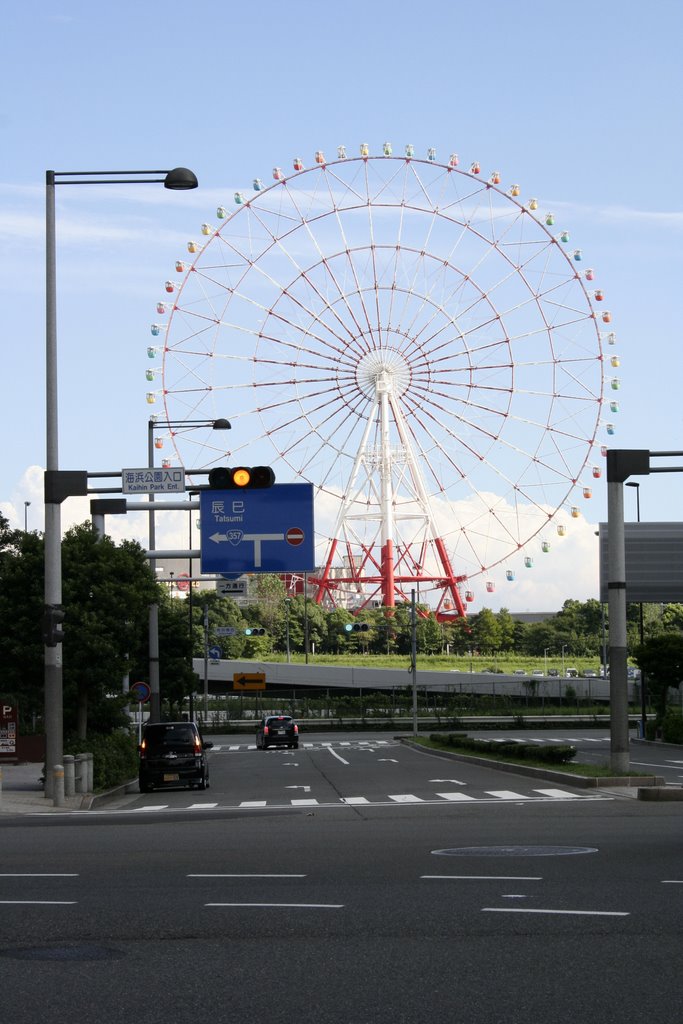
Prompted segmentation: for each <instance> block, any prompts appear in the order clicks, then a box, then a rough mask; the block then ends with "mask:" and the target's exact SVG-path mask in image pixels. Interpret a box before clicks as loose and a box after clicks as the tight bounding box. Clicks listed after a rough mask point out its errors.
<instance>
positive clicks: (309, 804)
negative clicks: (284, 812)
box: [291, 800, 318, 807]
mask: <svg viewBox="0 0 683 1024" xmlns="http://www.w3.org/2000/svg"><path fill="white" fill-rule="evenodd" d="M291 803H292V807H313V806H315V807H317V805H318V801H317V800H292V801H291Z"/></svg>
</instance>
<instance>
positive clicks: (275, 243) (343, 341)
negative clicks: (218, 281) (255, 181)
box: [218, 197, 352, 346]
mask: <svg viewBox="0 0 683 1024" xmlns="http://www.w3.org/2000/svg"><path fill="white" fill-rule="evenodd" d="M290 201H291V197H290ZM292 205H294V207H295V209H296V204H294V203H292ZM251 213H252V215H253V216H254V217H255V219H256V220H257V221H258V222H259V223H260V224H261V227H262V228H263V229H264V231H266V232H267V233H268V235H269V236H270V239H271V243H272V244H271V246H269V247H268V248H269V249H272V248H277V249H278V250H279V251H280V252H281V253H282V254H283V255H284V256H285V257H286V259H287V260H288V261H289V262H290V264H291V265H292V266H293V267H294V269H295V270H296V271H297V273H298V275H299V277H301V278H302V279H303V280H305V281H306V282H307V284H308V286H309V287H310V288H311V290H312V291H313V292H314V293H315V294H316V295H317V297H318V298H319V299H320V301H321V303H322V304H323V306H324V307H325V309H327V310H328V311H329V312H330V313H331V315H332V318H333V319H334V320H336V321H337V323H338V324H339V326H340V327H341V329H342V333H341V334H337V333H336V332H335V331H333V330H332V327H331V326H330V325H329V324H328V323H327V322H325V326H326V328H327V330H328V331H329V333H330V334H331V335H332V336H333V337H336V338H337V340H338V342H339V344H340V345H342V346H343V345H347V344H348V342H349V339H351V340H352V335H351V334H350V332H349V331H348V328H347V326H346V324H345V323H344V321H343V320H342V319H341V318H340V317H339V315H338V313H337V312H336V311H335V309H334V308H333V306H332V305H331V304H330V303H329V301H328V300H327V299H326V298H325V297H324V296H323V295H322V294H321V293H320V291H319V290H318V289H317V288H316V286H315V284H314V283H313V282H312V281H311V280H310V278H309V277H307V275H306V273H305V271H304V270H303V269H302V267H301V266H300V264H299V263H298V262H297V260H296V259H295V258H294V256H293V255H292V253H291V252H290V251H289V250H288V249H287V248H286V246H285V245H284V244H283V241H282V239H283V237H284V238H287V236H288V235H289V234H291V233H294V232H296V231H298V230H299V229H300V228H301V227H302V225H305V226H306V227H307V228H308V222H307V221H306V220H305V219H304V218H303V217H302V215H301V213H300V211H298V210H297V213H298V214H299V218H300V219H299V222H298V223H296V222H295V225H294V227H293V228H292V229H291V231H290V232H287V233H286V234H285V235H284V236H275V235H273V233H272V231H271V230H270V228H269V227H268V225H267V224H266V223H265V222H264V221H263V220H262V219H261V218H260V217H258V214H257V211H256V207H253V208H252V209H251ZM309 230H310V229H309ZM218 237H221V241H223V242H224V244H225V245H227V246H228V248H230V249H232V251H233V252H235V253H236V254H237V255H238V256H239V257H240V258H241V259H242V260H243V261H244V263H245V264H247V269H245V272H244V274H243V275H242V280H244V278H245V277H246V275H247V273H248V272H249V271H250V270H251V271H255V272H256V273H257V274H258V275H260V276H261V278H262V279H263V280H265V281H267V282H268V283H269V284H271V285H272V286H273V287H274V288H275V289H276V290H277V291H279V292H280V293H281V294H283V295H287V297H288V298H289V299H290V301H291V302H293V303H294V305H296V306H298V307H299V308H300V309H302V310H303V311H304V313H305V314H306V316H308V317H309V318H310V320H311V321H316V320H318V319H319V317H316V315H315V313H314V312H313V310H312V309H309V308H308V307H307V306H306V305H305V303H303V302H301V300H300V299H298V298H297V296H296V295H294V294H293V293H292V292H290V291H289V289H288V287H287V286H286V285H285V284H283V283H282V282H280V281H278V280H277V279H276V278H275V277H273V275H272V274H270V273H268V271H267V270H266V269H264V267H263V265H262V264H261V259H260V258H259V259H258V260H253V259H251V258H250V257H249V256H247V255H246V254H245V253H242V252H240V250H239V249H238V248H237V246H236V245H235V244H233V243H231V242H227V241H226V240H224V239H223V238H222V236H218ZM265 251H266V252H267V251H268V250H265ZM261 255H263V254H261ZM223 287H225V286H223ZM227 290H228V291H229V292H230V294H231V295H236V296H237V297H238V298H240V299H241V300H243V301H245V302H247V303H250V304H251V305H253V306H255V307H256V308H257V309H260V310H262V311H263V313H270V314H271V315H274V316H278V314H276V313H274V311H271V310H269V309H267V308H266V307H265V306H264V305H263V304H262V303H259V302H257V301H256V300H255V299H253V298H252V297H251V296H250V295H248V294H246V293H245V292H242V291H240V290H239V289H238V288H230V289H227ZM317 340H318V341H319V342H320V343H321V344H324V342H323V339H321V338H317Z"/></svg>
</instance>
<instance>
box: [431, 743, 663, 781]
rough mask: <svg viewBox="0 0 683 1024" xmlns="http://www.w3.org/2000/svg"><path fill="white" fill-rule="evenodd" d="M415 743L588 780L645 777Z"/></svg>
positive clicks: (601, 767)
mask: <svg viewBox="0 0 683 1024" xmlns="http://www.w3.org/2000/svg"><path fill="white" fill-rule="evenodd" d="M413 742H414V743H419V745H420V746H421V747H427V748H431V749H432V750H439V751H441V750H446V751H454V752H455V753H461V754H464V755H466V756H469V757H481V758H484V759H485V760H487V761H502V762H504V763H505V764H516V765H520V766H521V767H529V768H543V770H544V771H554V772H562V774H567V775H579V776H581V777H582V778H586V779H605V778H615V777H616V776H624V777H626V778H628V777H630V776H640V775H642V776H644V777H645V773H644V772H631V771H628V772H615V771H614V769H613V768H610V767H609V765H598V764H576V763H575V762H573V763H571V764H561V765H555V766H553V765H549V764H548V762H547V761H532V760H531V759H530V758H528V757H525V758H514V757H501V756H498V755H496V754H488V753H480V752H479V751H477V752H476V753H474V752H473V751H471V750H465V749H462V750H458V747H457V746H456V745H455V744H452V743H448V744H446V743H438V742H437V741H435V740H431V739H428V738H427V737H426V736H425V737H423V736H419V737H416V738H415V739H414V740H413Z"/></svg>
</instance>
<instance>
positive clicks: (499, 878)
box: [420, 875, 543, 882]
mask: <svg viewBox="0 0 683 1024" xmlns="http://www.w3.org/2000/svg"><path fill="white" fill-rule="evenodd" d="M420 878H437V879H438V878H445V879H451V878H452V879H454V880H456V881H472V882H482V881H483V882H542V881H543V878H542V877H541V875H420Z"/></svg>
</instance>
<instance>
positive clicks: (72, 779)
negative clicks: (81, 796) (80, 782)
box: [64, 754, 76, 797]
mask: <svg viewBox="0 0 683 1024" xmlns="http://www.w3.org/2000/svg"><path fill="white" fill-rule="evenodd" d="M75 795H76V766H75V763H74V758H73V755H72V754H65V755H64V796H65V797H70V796H75Z"/></svg>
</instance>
